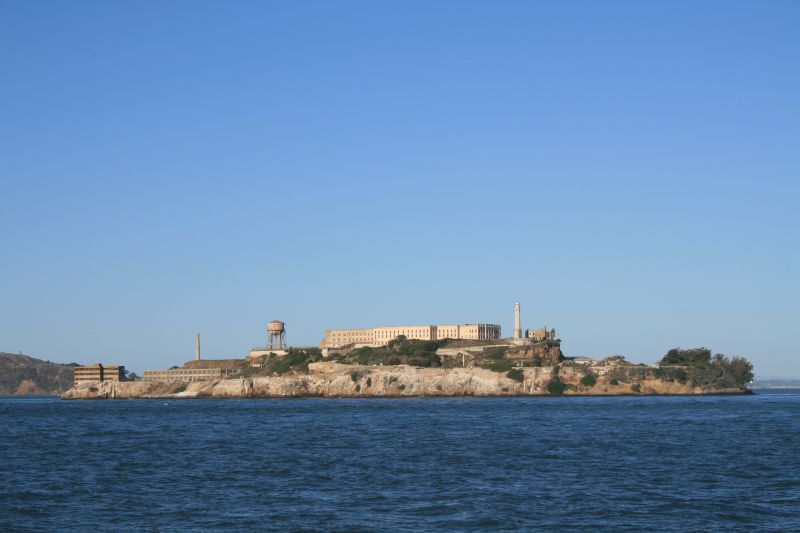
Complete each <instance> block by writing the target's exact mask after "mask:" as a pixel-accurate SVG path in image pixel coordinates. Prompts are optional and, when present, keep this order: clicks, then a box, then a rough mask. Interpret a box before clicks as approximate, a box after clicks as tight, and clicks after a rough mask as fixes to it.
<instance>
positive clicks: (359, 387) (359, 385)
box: [356, 383, 361, 392]
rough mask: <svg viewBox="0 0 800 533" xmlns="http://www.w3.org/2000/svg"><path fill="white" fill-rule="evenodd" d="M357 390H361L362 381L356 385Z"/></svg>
mask: <svg viewBox="0 0 800 533" xmlns="http://www.w3.org/2000/svg"><path fill="white" fill-rule="evenodd" d="M356 392H361V383H359V384H358V385H356Z"/></svg>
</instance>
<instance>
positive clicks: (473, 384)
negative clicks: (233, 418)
mask: <svg viewBox="0 0 800 533" xmlns="http://www.w3.org/2000/svg"><path fill="white" fill-rule="evenodd" d="M254 354H255V355H254ZM752 370H753V367H752V364H751V363H750V362H748V361H747V360H746V359H744V358H742V357H727V356H725V355H723V354H714V355H712V351H711V350H709V349H707V348H694V349H680V348H674V349H672V350H669V351H668V352H667V353H666V355H664V357H662V358H661V360H660V361H659V362H658V363H656V364H653V365H644V364H633V363H630V362H629V361H627V360H626V359H625V358H624V357H623V356H620V355H615V356H609V357H605V358H603V359H601V360H593V359H587V358H580V357H573V358H570V357H564V355H563V353H562V352H561V348H560V341H559V340H558V339H554V338H551V337H550V336H544V337H543V338H542V339H541V340H537V341H535V342H526V343H523V344H520V343H518V342H514V339H485V340H464V339H458V340H453V339H442V340H435V341H432V340H418V339H409V338H406V337H405V336H402V335H400V336H398V337H396V338H395V339H393V340H391V341H389V342H388V343H387V344H386V345H385V346H380V347H371V346H358V347H356V346H340V347H338V348H337V349H336V350H331V351H327V353H324V352H323V349H321V348H288V349H285V350H284V349H276V350H260V351H254V352H251V356H250V357H247V358H244V359H219V360H200V359H199V351H198V359H197V360H193V361H188V362H187V363H186V364H184V365H183V367H180V368H178V367H176V368H173V369H170V370H169V371H163V372H162V373H160V374H157V375H156V374H151V375H149V376H148V373H147V372H145V376H144V377H143V378H142V379H140V380H137V381H124V380H114V381H103V382H99V383H93V384H85V383H82V384H77V385H75V386H73V387H72V388H70V389H69V390H67V391H66V392H64V393H63V395H62V396H61V397H62V398H63V399H68V400H77V399H127V398H159V399H181V398H299V397H323V398H367V397H425V396H430V397H437V396H438V397H448V396H450V397H454V396H485V397H502V396H621V395H636V396H638V395H688V394H747V393H749V392H750V391H749V390H748V389H747V384H748V383H749V382H750V381H751V380H752V378H753V372H752ZM165 376H172V377H165Z"/></svg>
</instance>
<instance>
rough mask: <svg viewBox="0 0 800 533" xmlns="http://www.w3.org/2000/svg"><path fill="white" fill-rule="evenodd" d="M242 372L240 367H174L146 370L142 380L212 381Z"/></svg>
mask: <svg viewBox="0 0 800 533" xmlns="http://www.w3.org/2000/svg"><path fill="white" fill-rule="evenodd" d="M239 372H241V371H240V370H239V369H238V368H173V369H170V370H145V371H144V377H142V381H211V380H218V379H226V378H229V377H232V376H235V375H236V374H238V373H239Z"/></svg>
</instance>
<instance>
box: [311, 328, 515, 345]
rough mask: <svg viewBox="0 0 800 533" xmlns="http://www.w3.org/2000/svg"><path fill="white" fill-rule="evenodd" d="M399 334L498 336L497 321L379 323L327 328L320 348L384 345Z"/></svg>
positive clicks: (424, 337)
mask: <svg viewBox="0 0 800 533" xmlns="http://www.w3.org/2000/svg"><path fill="white" fill-rule="evenodd" d="M400 335H403V336H405V337H406V338H407V339H417V340H424V341H435V340H439V339H499V338H500V326H498V325H497V324H460V325H455V326H430V325H429V326H382V327H378V328H370V329H326V330H325V338H324V339H323V340H322V342H321V343H320V345H319V346H320V348H323V349H324V348H341V347H342V346H349V345H353V346H373V347H377V346H385V345H386V344H388V343H389V341H391V340H393V339H396V338H397V337H399V336H400Z"/></svg>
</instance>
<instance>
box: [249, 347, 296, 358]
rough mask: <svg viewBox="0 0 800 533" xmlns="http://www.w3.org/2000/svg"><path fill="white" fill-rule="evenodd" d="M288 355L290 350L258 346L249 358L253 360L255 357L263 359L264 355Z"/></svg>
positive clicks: (251, 351)
mask: <svg viewBox="0 0 800 533" xmlns="http://www.w3.org/2000/svg"><path fill="white" fill-rule="evenodd" d="M287 353H289V351H288V350H273V349H270V348H269V347H266V346H256V347H255V348H253V349H252V350H250V354H249V355H248V356H247V357H248V358H250V359H252V358H254V357H261V356H262V355H269V354H273V355H286V354H287Z"/></svg>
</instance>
